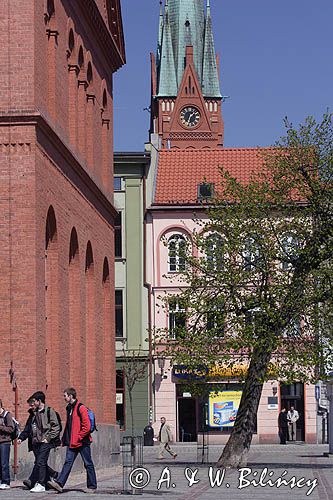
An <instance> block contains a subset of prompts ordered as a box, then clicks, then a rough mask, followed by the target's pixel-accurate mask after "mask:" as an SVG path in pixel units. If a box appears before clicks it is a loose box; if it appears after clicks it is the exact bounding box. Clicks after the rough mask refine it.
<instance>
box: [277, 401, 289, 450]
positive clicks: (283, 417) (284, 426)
mask: <svg viewBox="0 0 333 500" xmlns="http://www.w3.org/2000/svg"><path fill="white" fill-rule="evenodd" d="M278 424H279V436H280V444H286V441H287V437H288V418H287V413H286V409H285V408H282V410H281V411H280V414H279V420H278Z"/></svg>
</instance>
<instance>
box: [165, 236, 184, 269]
mask: <svg viewBox="0 0 333 500" xmlns="http://www.w3.org/2000/svg"><path fill="white" fill-rule="evenodd" d="M168 251H169V272H170V273H177V272H183V271H185V267H186V265H185V252H186V239H185V237H184V236H182V235H181V234H175V235H173V236H171V237H170V239H169V241H168Z"/></svg>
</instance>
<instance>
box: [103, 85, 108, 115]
mask: <svg viewBox="0 0 333 500" xmlns="http://www.w3.org/2000/svg"><path fill="white" fill-rule="evenodd" d="M102 106H103V109H104V110H106V109H107V107H108V96H107V93H106V90H105V89H104V90H103V100H102Z"/></svg>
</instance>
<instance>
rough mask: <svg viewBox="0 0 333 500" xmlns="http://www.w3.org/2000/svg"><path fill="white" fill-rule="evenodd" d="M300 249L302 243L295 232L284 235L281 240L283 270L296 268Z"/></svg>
mask: <svg viewBox="0 0 333 500" xmlns="http://www.w3.org/2000/svg"><path fill="white" fill-rule="evenodd" d="M299 249H300V243H299V240H298V238H297V237H296V236H295V235H294V234H284V235H283V237H282V240H281V267H282V270H283V271H291V270H292V269H293V268H294V263H295V259H296V258H297V256H298V253H299Z"/></svg>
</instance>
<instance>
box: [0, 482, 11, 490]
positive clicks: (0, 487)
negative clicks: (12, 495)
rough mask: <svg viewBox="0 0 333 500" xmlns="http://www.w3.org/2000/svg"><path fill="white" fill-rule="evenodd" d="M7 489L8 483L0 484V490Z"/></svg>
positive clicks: (8, 487)
mask: <svg viewBox="0 0 333 500" xmlns="http://www.w3.org/2000/svg"><path fill="white" fill-rule="evenodd" d="M9 489H10V485H9V484H5V483H2V484H0V490H9Z"/></svg>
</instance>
